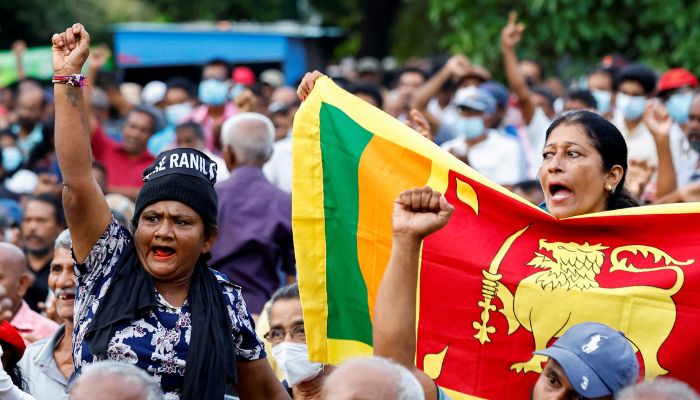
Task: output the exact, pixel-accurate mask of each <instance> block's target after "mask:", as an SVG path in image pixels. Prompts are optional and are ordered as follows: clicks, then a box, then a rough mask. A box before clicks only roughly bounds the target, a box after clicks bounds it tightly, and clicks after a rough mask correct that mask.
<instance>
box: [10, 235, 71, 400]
mask: <svg viewBox="0 0 700 400" xmlns="http://www.w3.org/2000/svg"><path fill="white" fill-rule="evenodd" d="M49 288H51V291H52V292H53V294H54V299H53V302H54V303H55V306H56V307H55V309H56V316H57V317H58V318H59V319H60V321H61V323H62V325H61V326H60V327H59V328H58V329H57V330H56V333H54V334H53V335H52V336H50V337H48V338H46V339H44V340H40V341H38V342H34V343H32V344H31V345H29V346H28V347H27V349H26V350H25V352H24V357H22V359H21V360H20V362H19V366H20V368H21V369H22V376H24V377H25V378H26V380H27V392H28V393H29V394H31V395H32V396H34V397H35V398H36V399H37V400H42V399H67V398H68V395H67V394H66V387H67V385H68V378H69V377H70V376H71V374H72V373H73V356H72V352H71V334H70V333H71V332H72V331H73V308H74V302H75V274H74V273H73V258H72V257H71V238H70V232H68V230H67V229H66V230H64V231H63V232H61V234H60V235H59V236H58V238H57V239H56V245H55V247H54V251H53V260H51V264H50V272H49ZM66 332H68V334H67V335H66Z"/></svg>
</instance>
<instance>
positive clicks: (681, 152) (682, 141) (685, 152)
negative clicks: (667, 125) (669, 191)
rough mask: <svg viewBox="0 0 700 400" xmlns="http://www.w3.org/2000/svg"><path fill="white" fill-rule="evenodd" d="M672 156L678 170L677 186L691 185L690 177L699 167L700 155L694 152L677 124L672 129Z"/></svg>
mask: <svg viewBox="0 0 700 400" xmlns="http://www.w3.org/2000/svg"><path fill="white" fill-rule="evenodd" d="M670 142H671V156H672V157H673V166H674V168H675V169H676V184H677V185H678V187H681V186H685V185H687V184H688V183H690V177H691V176H692V175H693V173H694V172H695V170H696V169H697V166H698V158H699V156H700V154H698V152H696V151H695V150H693V149H692V148H691V147H690V144H689V143H688V137H687V136H686V135H685V133H683V130H682V129H681V127H680V126H678V125H677V124H673V126H672V127H671V137H670Z"/></svg>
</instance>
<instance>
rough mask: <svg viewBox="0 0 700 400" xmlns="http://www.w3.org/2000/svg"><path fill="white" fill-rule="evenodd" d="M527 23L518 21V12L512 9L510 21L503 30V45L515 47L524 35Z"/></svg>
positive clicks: (509, 47) (510, 47)
mask: <svg viewBox="0 0 700 400" xmlns="http://www.w3.org/2000/svg"><path fill="white" fill-rule="evenodd" d="M524 30H525V24H523V23H522V22H518V13H516V12H515V11H511V12H510V14H508V23H507V24H506V26H504V27H503V30H501V47H503V48H507V49H513V48H515V46H517V45H518V43H519V42H520V39H522V37H523V31H524Z"/></svg>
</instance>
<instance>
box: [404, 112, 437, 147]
mask: <svg viewBox="0 0 700 400" xmlns="http://www.w3.org/2000/svg"><path fill="white" fill-rule="evenodd" d="M406 125H408V126H410V127H411V128H412V129H414V130H415V131H417V132H418V133H420V134H421V135H423V136H424V137H426V138H427V139H429V140H431V141H432V140H433V131H432V130H431V129H430V122H428V119H427V118H425V115H423V113H421V112H420V111H418V110H416V109H415V108H414V109H412V110H411V111H410V112H409V113H408V119H407V120H406Z"/></svg>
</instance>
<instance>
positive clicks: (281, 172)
mask: <svg viewBox="0 0 700 400" xmlns="http://www.w3.org/2000/svg"><path fill="white" fill-rule="evenodd" d="M272 148H273V150H272V156H271V157H270V159H269V160H267V162H266V163H265V165H263V169H262V170H263V174H265V178H267V180H268V181H269V182H270V183H272V184H273V185H275V186H277V187H278V188H279V189H280V190H282V191H285V192H287V193H292V135H291V134H289V135H287V137H286V138H284V139H281V140H278V141H277V142H275V143H274V145H273V147H272Z"/></svg>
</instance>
